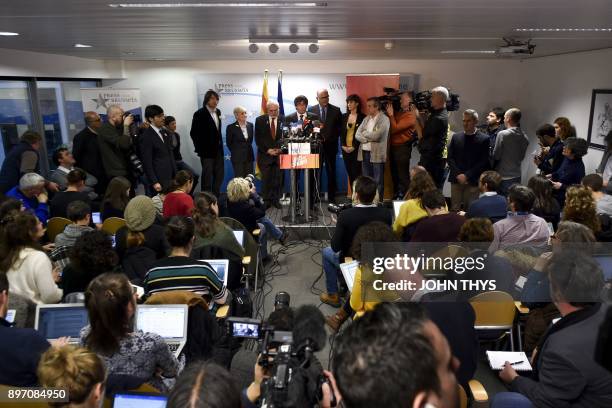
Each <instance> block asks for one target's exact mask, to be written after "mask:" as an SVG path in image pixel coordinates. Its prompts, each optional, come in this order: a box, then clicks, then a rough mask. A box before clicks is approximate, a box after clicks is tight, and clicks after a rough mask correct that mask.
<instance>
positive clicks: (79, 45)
mask: <svg viewBox="0 0 612 408" xmlns="http://www.w3.org/2000/svg"><path fill="white" fill-rule="evenodd" d="M73 47H74V48H91V47H92V46H91V45H89V44H80V43H76V44H74V45H73Z"/></svg>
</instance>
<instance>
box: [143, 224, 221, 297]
mask: <svg viewBox="0 0 612 408" xmlns="http://www.w3.org/2000/svg"><path fill="white" fill-rule="evenodd" d="M194 234H195V223H194V222H193V220H192V219H191V218H188V217H179V216H176V217H172V218H170V219H169V220H168V222H167V224H166V239H167V240H168V243H169V244H170V248H171V249H170V254H169V255H168V256H167V257H165V258H163V259H160V260H158V261H156V262H155V263H154V264H153V265H152V266H151V269H149V271H148V272H147V274H146V276H145V278H144V282H143V283H144V289H145V294H146V295H151V294H154V293H159V292H164V291H169V290H188V291H191V292H194V293H196V294H198V295H200V296H203V297H205V299H206V300H207V301H208V302H209V304H210V303H212V302H215V303H218V304H224V303H225V301H226V299H227V292H228V291H227V290H226V288H225V286H224V284H223V281H222V280H220V279H219V276H218V275H217V273H216V272H215V270H214V269H213V268H212V266H210V264H208V263H207V262H204V261H199V260H196V259H193V258H191V257H190V254H191V250H192V249H193V242H194V240H195V235H194ZM225 272H226V273H228V271H225Z"/></svg>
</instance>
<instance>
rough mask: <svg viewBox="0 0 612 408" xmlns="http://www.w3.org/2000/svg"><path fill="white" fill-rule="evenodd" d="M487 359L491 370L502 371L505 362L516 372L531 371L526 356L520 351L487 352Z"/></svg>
mask: <svg viewBox="0 0 612 408" xmlns="http://www.w3.org/2000/svg"><path fill="white" fill-rule="evenodd" d="M487 359H488V360H489V365H490V366H491V369H493V370H503V369H504V365H505V364H506V361H508V362H510V365H512V368H514V369H515V370H516V371H532V370H533V368H532V367H531V364H530V363H529V359H528V358H527V355H526V354H525V353H524V352H522V351H487Z"/></svg>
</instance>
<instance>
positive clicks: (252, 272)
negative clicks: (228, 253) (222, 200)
mask: <svg viewBox="0 0 612 408" xmlns="http://www.w3.org/2000/svg"><path fill="white" fill-rule="evenodd" d="M219 220H221V221H222V222H223V223H224V224H225V225H227V226H228V227H230V228H231V229H233V230H236V231H243V232H244V250H245V252H246V254H247V255H248V259H247V257H245V259H244V260H243V264H245V265H246V266H247V271H248V273H247V274H246V275H247V279H246V287H247V289H248V288H249V283H248V282H249V280H248V278H249V277H251V276H254V277H255V288H254V291H255V292H257V287H258V281H259V268H260V264H261V262H262V260H261V258H260V256H259V249H260V244H259V235H260V233H261V230H259V229H256V230H254V231H249V230H247V229H246V227H245V226H244V225H242V223H241V222H240V221H238V220H235V219H234V218H230V217H219ZM252 259H255V262H251V260H252ZM247 261H248V262H247ZM261 266H262V268H263V265H261Z"/></svg>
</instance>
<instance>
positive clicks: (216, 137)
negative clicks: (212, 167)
mask: <svg viewBox="0 0 612 408" xmlns="http://www.w3.org/2000/svg"><path fill="white" fill-rule="evenodd" d="M217 118H218V119H219V129H217V126H216V125H215V121H214V120H213V118H212V116H210V112H208V108H207V107H206V106H205V107H203V108H201V109H198V110H197V111H196V112H195V113H194V114H193V121H192V122H191V132H189V134H190V135H191V140H193V146H194V147H195V152H196V153H197V154H198V156H200V157H201V158H203V159H214V158H216V157H219V155H221V156H223V140H222V138H221V111H220V110H219V109H217Z"/></svg>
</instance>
